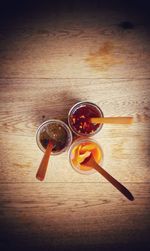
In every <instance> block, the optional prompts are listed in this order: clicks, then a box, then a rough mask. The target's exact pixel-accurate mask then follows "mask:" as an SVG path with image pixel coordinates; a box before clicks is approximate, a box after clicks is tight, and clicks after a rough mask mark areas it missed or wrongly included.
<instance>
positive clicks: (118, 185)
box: [94, 162, 134, 200]
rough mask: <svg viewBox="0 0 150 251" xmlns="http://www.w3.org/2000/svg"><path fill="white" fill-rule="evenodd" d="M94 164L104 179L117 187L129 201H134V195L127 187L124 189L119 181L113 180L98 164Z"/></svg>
mask: <svg viewBox="0 0 150 251" xmlns="http://www.w3.org/2000/svg"><path fill="white" fill-rule="evenodd" d="M94 164H95V165H94V169H96V170H97V171H98V172H99V173H100V174H101V175H103V177H105V179H107V180H108V181H109V182H110V183H111V184H112V185H113V186H114V187H116V188H117V189H118V190H119V191H120V192H121V193H122V194H123V195H124V196H125V197H126V198H127V199H129V200H134V197H133V195H132V194H131V193H130V191H129V190H128V189H127V188H126V187H124V186H123V185H122V184H121V183H120V182H119V181H117V180H116V179H115V178H113V177H112V176H111V175H110V174H109V173H107V172H106V171H105V170H104V169H103V168H102V167H101V166H100V165H98V164H97V163H96V162H95V163H94Z"/></svg>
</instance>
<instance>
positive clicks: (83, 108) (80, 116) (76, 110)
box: [68, 101, 104, 137]
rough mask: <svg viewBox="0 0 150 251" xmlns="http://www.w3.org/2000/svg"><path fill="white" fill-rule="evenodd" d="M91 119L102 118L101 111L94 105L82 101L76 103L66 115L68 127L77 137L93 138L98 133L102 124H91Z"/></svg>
mask: <svg viewBox="0 0 150 251" xmlns="http://www.w3.org/2000/svg"><path fill="white" fill-rule="evenodd" d="M92 117H97V118H100V117H104V115H103V112H102V110H101V109H100V108H99V107H98V106H97V105H96V104H94V103H92V102H87V101H82V102H78V103H76V104H75V105H74V106H73V107H72V108H71V109H70V111H69V113H68V125H69V127H70V128H71V130H72V131H73V132H74V133H75V134H76V135H78V136H88V137H90V136H93V135H95V134H96V133H98V132H99V131H100V130H101V128H102V126H103V124H93V123H91V122H90V121H89V119H90V118H92Z"/></svg>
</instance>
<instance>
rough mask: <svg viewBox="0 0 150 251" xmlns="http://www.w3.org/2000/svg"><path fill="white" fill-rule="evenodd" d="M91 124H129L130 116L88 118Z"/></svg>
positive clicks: (131, 120) (131, 119) (130, 121)
mask: <svg viewBox="0 0 150 251" xmlns="http://www.w3.org/2000/svg"><path fill="white" fill-rule="evenodd" d="M90 122H91V123H93V124H101V123H102V124H131V123H132V122H133V118H132V117H105V118H90Z"/></svg>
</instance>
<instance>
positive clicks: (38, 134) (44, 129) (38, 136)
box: [36, 119, 73, 155]
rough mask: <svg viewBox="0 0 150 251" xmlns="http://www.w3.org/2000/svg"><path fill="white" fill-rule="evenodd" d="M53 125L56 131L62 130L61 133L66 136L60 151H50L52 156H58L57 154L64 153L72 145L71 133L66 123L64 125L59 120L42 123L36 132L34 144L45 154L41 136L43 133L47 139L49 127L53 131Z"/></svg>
mask: <svg viewBox="0 0 150 251" xmlns="http://www.w3.org/2000/svg"><path fill="white" fill-rule="evenodd" d="M55 125H56V127H57V128H58V129H60V130H63V132H64V133H65V136H66V140H65V144H64V147H62V149H60V150H58V151H52V153H51V154H52V155H58V154H61V153H63V152H65V151H66V150H67V149H68V148H69V147H70V145H71V143H72V139H73V138H72V132H71V130H70V128H69V127H68V125H67V124H66V123H64V122H63V121H61V120H57V119H50V120H47V121H45V122H44V123H42V124H41V125H40V126H39V127H38V129H37V131H36V142H37V145H38V147H39V148H40V150H41V151H43V152H45V149H46V147H44V146H43V145H42V143H41V136H42V134H43V133H45V134H46V135H47V137H49V134H50V131H49V128H50V127H51V126H53V127H54V129H55ZM56 133H57V132H56ZM58 144H59V143H58Z"/></svg>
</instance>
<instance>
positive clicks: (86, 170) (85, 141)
mask: <svg viewBox="0 0 150 251" xmlns="http://www.w3.org/2000/svg"><path fill="white" fill-rule="evenodd" d="M87 144H93V146H95V147H96V149H97V154H98V156H99V158H98V157H97V158H98V161H97V163H98V164H101V165H102V164H103V160H104V154H103V150H102V148H101V146H100V144H99V143H97V141H96V140H93V139H90V138H82V139H77V140H76V141H74V143H73V144H72V145H71V147H70V149H69V152H68V157H69V162H70V164H71V166H72V168H73V169H74V170H75V171H77V172H78V173H80V174H93V173H95V172H96V170H95V169H94V168H90V167H84V168H83V169H81V166H80V165H79V164H77V165H75V163H74V162H73V157H74V156H75V152H74V151H75V150H76V149H77V148H78V147H80V146H85V145H87ZM87 151H88V150H87ZM85 166H86V165H85Z"/></svg>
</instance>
